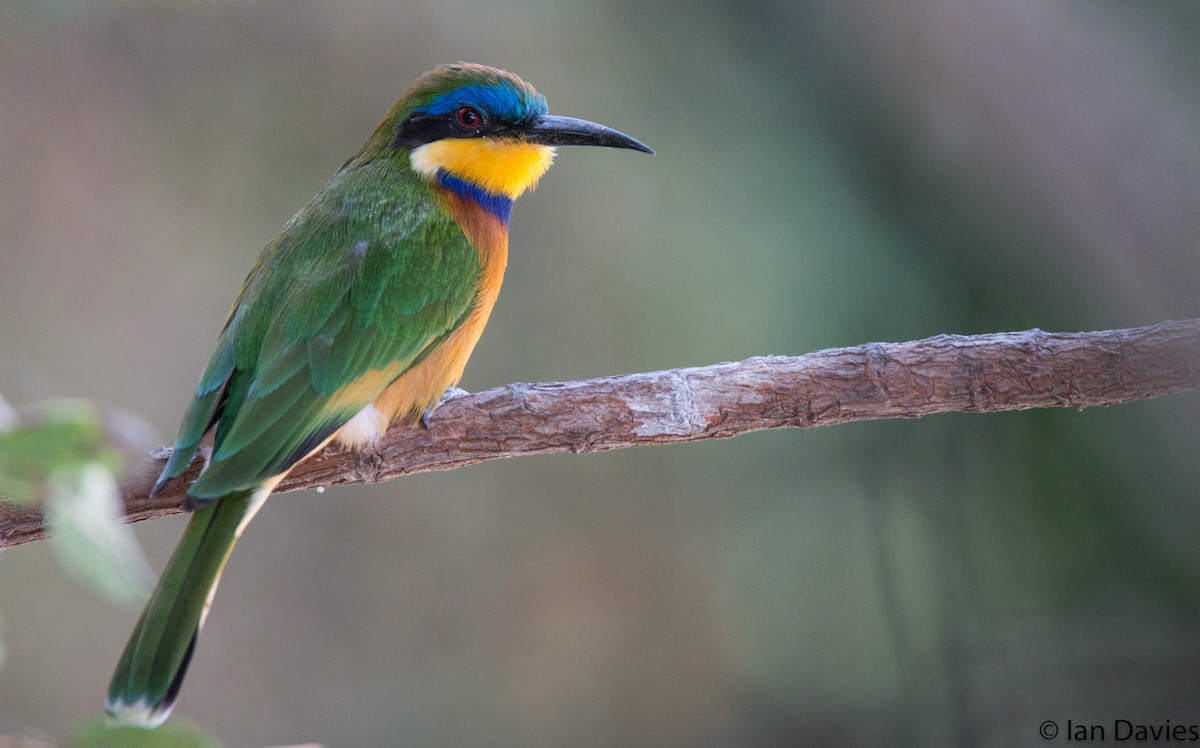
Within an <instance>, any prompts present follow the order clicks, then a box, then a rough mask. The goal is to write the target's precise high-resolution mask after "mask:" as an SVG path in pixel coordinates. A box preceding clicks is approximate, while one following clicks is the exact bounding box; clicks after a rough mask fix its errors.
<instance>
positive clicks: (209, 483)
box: [156, 162, 480, 504]
mask: <svg viewBox="0 0 1200 748" xmlns="http://www.w3.org/2000/svg"><path fill="white" fill-rule="evenodd" d="M479 275H480V266H479V257H478V254H477V252H476V251H475V250H474V248H473V247H471V245H470V244H469V242H468V241H467V239H466V237H465V236H464V235H463V233H462V231H461V229H459V227H458V225H457V223H455V221H454V220H453V218H451V217H450V215H449V214H448V213H447V212H446V211H445V209H444V208H442V207H441V204H440V201H438V199H437V197H436V195H435V194H434V193H433V191H432V188H431V187H429V186H428V185H427V184H425V183H424V182H423V181H419V180H418V179H417V178H416V177H415V175H413V174H412V172H411V171H410V170H408V169H406V168H402V166H401V165H397V164H392V163H388V162H383V163H381V162H371V163H367V164H364V165H360V166H357V167H353V168H348V169H345V170H343V171H341V172H339V173H338V174H337V175H336V176H335V177H334V178H333V180H331V181H330V183H329V184H327V185H326V186H325V188H324V189H323V190H322V191H321V192H320V193H319V194H318V195H317V196H316V197H315V198H314V199H313V201H312V202H311V203H310V204H309V205H308V206H307V207H305V208H304V209H303V210H302V211H301V212H300V213H298V214H297V215H296V217H295V218H293V219H292V220H291V221H290V222H289V223H288V225H287V226H285V227H284V229H283V231H281V232H280V234H279V235H278V236H276V237H275V239H274V240H273V241H272V242H271V243H270V244H269V245H268V246H267V248H266V249H265V250H264V251H263V254H262V256H261V257H259V260H258V263H257V264H256V265H255V267H254V269H253V270H252V271H251V273H250V277H249V278H247V280H246V283H245V285H244V286H243V288H242V292H241V295H240V296H239V298H238V301H237V303H236V304H235V305H234V309H233V311H232V312H231V313H230V316H229V320H228V321H227V322H226V325H225V329H224V330H223V331H222V333H221V336H220V338H219V339H218V341H217V348H216V350H215V351H214V352H213V355H212V357H211V359H210V360H209V363H208V366H207V367H206V368H205V371H204V374H203V375H202V376H201V378H200V383H199V385H198V386H197V388H196V394H195V397H194V398H193V400H192V403H191V405H190V406H189V408H188V411H187V414H186V415H185V417H184V422H183V425H182V426H181V427H180V433H179V437H178V439H177V440H176V445H175V451H174V453H173V454H172V455H171V459H170V461H169V462H168V463H167V466H166V468H165V469H164V470H163V473H162V476H160V478H159V481H158V485H157V486H156V489H157V488H161V486H162V485H163V484H165V483H166V482H167V481H168V480H170V479H171V478H173V477H176V476H177V475H179V474H180V473H182V472H183V471H184V469H186V468H187V466H188V464H189V463H190V462H191V460H192V457H193V456H194V454H195V451H196V449H197V447H198V446H199V444H200V440H201V439H202V438H203V436H204V435H205V434H206V433H207V432H208V431H209V430H210V429H211V428H213V427H214V426H215V427H216V434H215V441H214V444H213V455H212V460H211V461H210V463H209V465H208V467H207V468H205V470H204V472H203V473H202V474H201V476H200V478H199V479H198V480H197V481H196V482H195V483H194V484H193V485H192V487H191V489H190V490H189V496H190V497H191V498H192V499H193V501H192V503H193V504H202V503H205V502H206V501H208V500H211V499H214V498H217V497H220V496H224V495H226V494H228V493H231V492H234V491H240V490H246V489H250V488H253V487H255V486H256V485H258V484H259V483H261V482H262V481H263V480H265V479H267V478H270V477H272V476H275V475H278V474H279V473H281V472H283V471H284V470H286V469H287V468H288V467H291V465H293V464H294V463H295V462H296V461H298V460H300V459H302V458H303V457H304V456H305V455H306V454H308V452H310V451H311V450H312V449H314V448H315V447H317V446H318V445H320V444H321V443H322V442H323V441H325V440H326V439H327V438H328V437H329V436H330V435H331V434H333V433H334V432H335V431H337V429H338V428H340V427H341V426H342V425H343V424H344V423H345V422H346V421H348V420H349V419H350V418H352V417H353V416H354V415H355V414H356V413H358V411H360V410H361V409H362V408H363V407H365V406H366V405H368V404H369V403H370V402H371V401H372V400H374V399H375V397H376V396H378V395H379V393H380V392H382V390H383V389H384V388H385V387H386V386H387V384H389V383H390V382H391V381H392V380H394V379H395V378H396V377H398V376H399V375H400V374H402V373H403V372H404V371H405V370H406V369H407V368H408V367H409V366H411V365H412V364H413V362H414V361H416V360H418V359H419V358H420V357H421V355H422V353H423V352H425V351H426V349H427V348H428V347H430V346H431V345H436V344H437V342H439V341H440V340H441V339H443V338H444V337H445V336H446V335H447V334H449V333H450V332H451V331H453V330H454V329H455V328H457V327H458V326H459V325H461V324H462V322H463V321H464V320H465V319H466V318H467V316H468V315H469V313H470V310H471V308H472V306H473V304H474V300H475V292H476V289H477V287H478V282H479Z"/></svg>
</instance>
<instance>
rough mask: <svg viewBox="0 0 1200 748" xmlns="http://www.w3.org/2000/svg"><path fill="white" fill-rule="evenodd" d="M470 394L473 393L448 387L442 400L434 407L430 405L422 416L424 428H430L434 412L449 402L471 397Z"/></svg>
mask: <svg viewBox="0 0 1200 748" xmlns="http://www.w3.org/2000/svg"><path fill="white" fill-rule="evenodd" d="M469 394H471V393H470V392H467V391H466V390H464V389H462V388H461V387H447V388H446V391H445V392H444V393H442V399H441V400H438V401H437V402H436V403H434V404H433V405H430V406H429V407H428V408H426V409H425V412H424V413H422V414H421V425H422V426H424V427H425V428H429V420H430V419H431V418H432V417H433V411H435V410H437V409H438V408H440V407H442V406H443V405H445V404H446V403H447V402H448V401H450V400H453V399H454V398H456V397H462V396H463V395H469Z"/></svg>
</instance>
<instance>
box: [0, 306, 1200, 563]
mask: <svg viewBox="0 0 1200 748" xmlns="http://www.w3.org/2000/svg"><path fill="white" fill-rule="evenodd" d="M1198 388H1200V319H1194V320H1187V321H1183V322H1166V323H1163V324H1159V325H1153V326H1149V327H1140V328H1133V329H1125V330H1106V331H1101V332H1085V333H1046V332H1042V331H1041V330H1028V331H1024V332H1012V333H996V334H990V335H972V336H962V335H938V336H935V337H932V338H926V339H925V340H918V341H913V342H908V343H868V344H866V345H860V346H854V347H852V348H832V349H828V350H823V351H817V352H815V353H809V354H807V355H804V356H795V357H790V356H766V357H757V358H750V359H746V360H745V361H740V362H737V363H722V364H715V365H712V366H703V367H696V368H687V369H672V370H669V371H657V372H649V373H644V374H626V375H622V376H613V377H602V378H600V379H591V380H587V381H581V382H547V383H543V384H520V383H517V384H509V385H506V386H504V387H499V388H496V389H492V390H487V391H486V392H479V393H475V394H470V395H463V396H461V397H458V398H455V399H453V400H450V401H449V402H447V403H445V404H444V405H443V406H442V407H441V408H439V409H438V411H437V413H436V414H435V415H434V417H433V418H432V419H431V422H430V426H429V428H426V427H424V426H422V425H420V424H417V425H414V426H396V427H393V428H392V429H391V430H390V431H389V432H388V434H387V435H386V436H385V437H384V438H383V439H382V440H381V441H380V443H379V444H378V445H377V447H376V448H375V449H374V450H372V451H370V452H366V453H351V452H347V451H344V450H340V449H336V448H330V449H327V450H325V451H324V452H323V453H321V454H319V455H316V456H314V457H313V458H311V459H310V460H308V461H307V462H305V463H303V464H301V465H300V466H299V467H297V468H296V469H295V470H294V471H293V472H292V474H291V475H290V476H289V477H288V478H287V479H286V480H284V481H283V483H282V484H280V486H279V488H278V491H279V492H285V491H295V490H299V489H303V488H313V487H317V486H337V485H346V484H353V483H378V482H381V481H386V480H391V479H392V478H395V477H397V476H400V475H407V474H409V473H419V472H425V471H431V470H452V469H454V468H457V467H462V466H464V465H471V464H474V463H477V462H484V461H486V460H495V459H499V458H503V457H517V456H520V455H531V454H547V453H553V452H573V453H585V452H598V451H603V450H609V449H619V448H622V447H636V446H643V445H649V444H674V443H678V442H687V441H694V440H697V439H725V438H729V437H733V436H737V435H738V434H744V433H747V432H749V431H759V430H762V429H773V428H788V427H798V428H806V427H809V426H830V425H833V424H838V423H846V422H849V421H863V420H873V419H882V418H919V417H921V416H925V415H929V414H931V413H950V412H963V413H984V412H994V411H1002V410H1025V409H1028V408H1051V407H1070V408H1077V409H1083V408H1089V407H1095V406H1105V405H1116V404H1118V403H1124V402H1129V401H1133V400H1141V399H1145V398H1151V397H1159V396H1162V395H1168V394H1172V393H1176V392H1182V391H1184V390H1194V389H1198ZM169 454H170V451H169V450H168V449H165V448H158V449H154V450H151V452H150V455H149V458H150V459H149V460H148V464H147V465H146V466H145V468H144V469H143V470H142V471H141V473H140V474H139V475H138V476H137V477H136V478H135V479H133V480H132V481H131V483H130V485H129V486H128V487H127V489H126V491H125V501H126V512H127V516H128V520H129V521H130V522H138V521H141V520H145V519H152V518H155V517H162V516H166V515H169V514H176V513H178V512H180V511H181V510H180V508H179V502H180V500H181V499H182V497H183V494H184V492H185V490H186V487H187V485H188V484H189V483H190V482H191V481H192V480H193V479H194V478H195V477H196V475H197V474H198V473H199V471H200V467H201V463H200V460H199V459H197V460H196V462H194V463H193V464H192V466H191V467H190V468H189V470H188V471H187V473H186V474H185V475H183V476H181V477H180V478H179V479H178V480H176V481H173V482H172V483H171V484H170V485H169V486H167V488H166V489H165V490H164V491H163V492H162V493H161V494H159V495H158V496H157V497H155V498H153V499H151V498H148V497H147V493H148V491H149V488H150V485H151V483H152V481H153V476H154V475H155V474H156V473H157V472H158V470H159V469H161V467H162V464H163V462H164V461H165V460H166V457H167V456H168V455H169ZM44 535H45V529H44V526H43V524H42V518H41V514H40V513H39V512H38V511H37V510H36V509H28V508H25V509H21V508H14V507H10V506H8V505H4V504H0V548H3V547H7V546H12V545H18V544H21V543H26V542H29V541H32V540H37V539H39V538H42V537H44Z"/></svg>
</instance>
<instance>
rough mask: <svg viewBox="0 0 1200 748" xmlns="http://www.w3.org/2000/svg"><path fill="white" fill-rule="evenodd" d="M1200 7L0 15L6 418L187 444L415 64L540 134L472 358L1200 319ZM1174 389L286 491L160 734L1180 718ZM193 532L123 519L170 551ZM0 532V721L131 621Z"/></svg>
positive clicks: (26, 4)
mask: <svg viewBox="0 0 1200 748" xmlns="http://www.w3.org/2000/svg"><path fill="white" fill-rule="evenodd" d="M1198 32H1200V10H1197V6H1196V5H1195V4H1194V3H1190V2H1168V1H1166V0H1162V1H1155V2H1141V3H1136V4H1129V3H1118V2H1109V1H1104V0H1092V1H1090V2H1082V1H1080V0H967V1H966V2H964V1H963V0H906V2H904V3H875V2H869V1H868V0H843V1H842V2H817V3H803V2H797V1H796V0H777V1H772V0H746V1H744V2H739V3H731V2H724V3H722V2H711V1H710V2H682V1H681V0H675V1H672V0H667V1H666V2H658V3H637V2H631V1H629V0H554V2H549V1H547V0H514V1H513V2H504V3H492V4H476V3H468V2H463V1H462V0H403V1H401V2H396V1H394V0H344V1H342V2H338V3H326V2H320V1H319V0H292V1H290V2H283V1H282V0H280V1H277V2H253V3H233V2H186V1H184V0H176V1H171V0H161V1H158V2H136V1H134V0H126V1H125V2H117V1H115V0H110V1H107V2H104V1H100V0H95V1H92V2H73V1H72V0H58V1H57V2H48V1H39V0H9V2H7V3H5V4H4V5H3V6H0V102H3V103H2V105H0V164H3V171H2V176H0V392H3V394H4V395H5V396H6V397H7V398H8V399H9V400H10V401H11V402H13V403H14V404H20V403H25V402H29V401H33V400H37V399H41V398H46V397H52V396H60V395H71V396H83V397H88V398H93V399H96V400H98V401H101V402H104V403H107V404H111V405H115V406H119V407H123V408H126V409H128V410H132V411H134V412H137V413H140V414H142V415H143V416H145V417H146V418H147V419H148V420H150V421H151V422H152V423H153V424H154V425H155V427H156V428H157V429H158V430H159V432H160V435H161V440H162V441H168V440H169V439H170V438H171V437H172V436H173V434H174V430H175V428H176V426H177V424H178V421H179V418H180V417H181V415H182V409H183V407H184V404H185V403H186V401H187V398H188V396H189V393H190V390H191V389H192V387H193V386H194V384H195V381H196V379H197V377H198V375H199V372H200V369H201V368H202V366H203V364H204V361H205V360H206V358H207V356H208V353H209V351H210V346H211V344H212V342H213V341H214V339H215V336H216V333H217V331H218V329H219V327H220V325H221V323H222V322H223V320H224V315H225V313H226V310H227V308H228V305H229V303H230V302H231V301H232V299H233V296H234V294H235V293H236V291H237V289H238V287H239V284H240V283H241V281H242V279H243V278H244V276H245V274H246V272H247V271H248V269H249V267H250V265H251V263H252V261H253V259H254V257H255V256H256V254H257V252H258V250H259V249H260V248H261V246H262V245H263V244H264V243H265V242H266V241H267V240H268V239H269V238H270V237H271V236H272V235H273V234H274V233H275V231H276V230H277V229H278V228H279V226H281V225H282V224H283V222H284V221H286V220H287V219H288V218H289V217H290V216H291V215H292V213H293V212H295V211H296V210H297V209H299V208H300V207H301V206H302V205H303V204H304V203H305V202H306V201H307V200H308V198H309V197H310V196H311V195H312V194H313V193H314V192H315V191H316V190H317V189H318V188H319V187H320V186H321V184H322V183H323V182H324V180H325V179H327V178H328V177H329V176H330V175H331V174H332V173H333V172H334V170H335V169H336V168H337V167H338V166H339V165H340V164H341V163H342V161H343V160H344V159H345V158H346V156H348V155H349V154H350V153H351V152H352V151H353V150H354V149H355V148H356V147H357V146H358V145H359V144H360V143H361V142H362V140H364V139H365V138H366V136H367V135H368V134H369V133H370V132H371V130H372V128H373V127H374V125H375V123H376V122H377V121H378V119H379V118H380V117H381V116H382V115H383V113H384V112H385V111H386V109H387V108H388V106H389V105H390V104H391V103H392V101H393V100H394V99H395V98H396V97H397V96H399V94H400V93H401V92H402V91H403V90H404V88H405V87H406V86H407V85H408V83H409V82H410V81H411V80H412V79H413V78H414V77H415V76H416V75H418V74H419V73H421V72H422V71H424V70H426V69H429V68H431V67H433V66H434V65H436V64H438V63H442V62H450V61H455V60H469V61H474V62H483V63H487V64H492V65H497V66H501V67H505V68H508V69H510V70H512V71H514V72H516V73H518V74H519V75H521V76H523V77H525V78H526V79H527V80H529V81H531V82H532V83H534V85H536V86H537V87H538V88H539V89H540V90H541V91H542V92H543V93H545V94H546V95H547V98H548V99H549V102H550V107H551V111H552V112H555V113H558V114H567V115H572V116H578V117H584V118H588V119H593V120H596V121H600V122H603V123H605V124H608V125H611V126H613V127H616V128H618V129H621V130H624V131H626V132H628V133H630V134H631V135H633V136H635V137H637V138H640V139H642V140H644V141H645V142H646V143H648V144H650V145H651V146H652V147H654V148H655V149H657V150H658V155H657V156H655V157H653V158H646V157H643V156H640V155H638V154H632V153H622V152H612V151H600V150H584V149H574V150H572V149H564V150H563V152H561V153H560V156H559V159H558V163H557V165H556V166H555V167H554V168H553V169H552V170H551V171H550V173H549V175H548V176H547V177H546V178H545V179H544V180H543V181H542V184H541V186H540V188H539V189H538V191H537V192H536V193H535V194H533V195H531V196H528V197H526V198H524V199H522V200H521V202H520V204H519V205H518V206H517V209H516V211H515V215H514V219H513V223H512V254H511V259H510V265H509V273H508V278H507V281H506V285H505V289H504V293H502V294H501V299H500V303H499V305H498V306H497V309H496V312H495V314H494V315H493V317H492V323H491V325H490V327H489V330H488V332H487V334H485V335H484V338H483V341H482V343H481V344H480V346H479V348H478V349H477V351H476V353H475V356H474V359H473V361H472V365H471V366H470V367H468V371H467V376H466V378H465V380H464V382H463V385H464V387H466V388H467V389H469V390H479V389H485V388H488V387H492V386H496V385H500V384H503V383H506V382H510V381H542V380H553V379H576V378H589V377H593V376H599V375H604V374H615V373H622V372H632V371H646V370H652V369H659V368H670V367H676V366H684V365H702V364H708V363H713V362H716V361H722V360H736V359H739V358H743V357H746V356H750V355H757V354H799V353H804V352H807V351H810V350H813V349H818V348H823V347H828V346H837V345H853V344H858V343H863V342H868V341H875V340H907V339H913V338H920V337H925V336H928V335H932V334H937V333H951V332H953V333H976V332H991V331H999V330H1017V329H1024V328H1028V327H1034V326H1037V327H1041V328H1043V329H1047V330H1090V329H1103V328H1108V327H1127V326H1134V325H1140V324H1149V323H1153V322H1157V321H1162V320H1165V319H1169V318H1186V317H1195V316H1200V303H1198V302H1197V289H1198V288H1200V260H1198V259H1197V251H1196V243H1197V237H1200V210H1198V209H1197V208H1198V206H1200V47H1197V46H1196V45H1195V37H1196V34H1197V33H1198ZM1198 444H1200V398H1197V396H1196V394H1195V393H1190V394H1187V395H1182V396H1176V397H1172V398H1166V399H1161V400H1157V401H1151V402H1145V403H1138V404H1132V405H1127V406H1122V407H1117V408H1112V409H1106V410H1090V411H1086V412H1082V413H1080V412H1074V411H1045V412H1027V413H1012V414H1004V415H988V416H982V415H962V416H957V415H955V416H940V417H933V418H928V419H924V420H920V421H907V422H886V423H872V424H857V425H849V426H842V427H837V428H831V429H818V430H810V431H806V432H800V431H788V432H784V431H775V432H767V433H758V434H753V435H749V436H745V437H742V438H739V439H737V440H734V441H725V442H719V443H718V442H711V443H701V444H694V445H689V446H680V447H671V448H656V449H639V450H625V451H620V452H614V453H608V454H601V455H591V456H585V457H579V456H568V455H564V456H559V457H543V458H532V459H519V460H508V461H503V462H499V463H491V464H487V465H482V466H477V467H473V468H468V469H463V470H458V471H454V472H450V473H443V474H432V475H421V476H415V477H411V478H406V479H403V480H399V481H395V482H393V483H390V484H387V485H383V486H377V487H370V488H348V489H337V490H329V491H326V492H325V493H323V494H317V493H312V492H310V493H296V494H288V495H285V496H281V497H277V498H275V499H274V500H272V502H271V503H270V505H269V506H268V509H267V510H266V511H264V512H263V514H262V515H260V518H259V519H258V520H257V521H256V522H255V523H254V525H253V526H252V527H251V529H250V530H249V531H248V532H247V535H246V538H245V539H244V542H243V543H242V544H241V545H240V546H239V548H238V550H237V551H236V552H235V553H234V556H233V560H232V562H231V565H230V568H229V572H228V574H227V575H226V577H225V580H224V582H223V584H222V587H221V590H220V592H219V594H218V596H217V599H216V604H215V607H214V612H213V615H212V616H211V618H210V619H209V623H208V626H207V627H206V629H205V632H204V636H203V638H202V640H201V644H200V646H199V649H198V654H197V657H196V660H195V663H194V665H193V667H192V670H191V673H190V677H189V680H188V682H187V684H186V685H185V687H184V690H183V694H182V698H181V701H180V705H179V707H178V709H177V710H176V713H177V714H178V715H181V716H183V717H185V718H188V719H190V720H193V721H195V722H196V723H198V724H200V725H202V726H203V727H204V728H205V729H206V730H208V731H209V732H211V733H213V734H214V735H215V736H217V737H218V738H220V739H221V740H222V741H224V742H225V743H227V744H228V745H234V746H263V745H279V744H285V743H298V742H304V741H316V742H321V743H324V744H326V745H328V746H385V745H406V746H442V745H464V746H467V745H479V746H483V745H487V746H563V745H570V746H614V745H623V746H662V747H666V746H791V745H799V744H804V743H807V744H810V745H910V746H934V745H975V746H986V745H1005V746H1009V745H1041V744H1042V741H1041V739H1040V738H1039V737H1038V735H1037V728H1038V725H1039V724H1040V723H1041V721H1042V720H1046V719H1054V720H1058V721H1059V722H1060V724H1061V725H1062V726H1063V727H1064V728H1065V721H1066V720H1067V719H1068V718H1069V719H1072V720H1074V721H1075V722H1076V723H1079V722H1083V721H1087V722H1109V723H1111V721H1112V720H1113V719H1118V718H1120V719H1129V720H1132V721H1139V720H1140V721H1144V722H1159V723H1161V722H1162V721H1163V720H1166V719H1170V720H1171V721H1172V723H1173V724H1178V723H1200V706H1198V704H1200V587H1198V584H1197V583H1198V582H1200V551H1198V550H1197V543H1196V535H1197V531H1198V530H1200V503H1198V502H1197V497H1198V493H1200V470H1198V468H1197V465H1198V461H1197V446H1198ZM181 522H182V520H180V519H173V520H166V521H159V522H153V523H144V524H142V525H140V526H139V527H138V528H137V532H138V535H139V537H140V538H141V539H142V540H143V542H144V544H145V545H146V547H147V551H148V553H149V555H150V557H151V560H152V561H153V562H154V563H155V564H156V566H161V564H162V563H163V562H164V561H165V559H166V556H167V554H168V553H169V552H170V549H171V548H172V547H173V545H174V542H175V540H176V538H177V537H178V535H179V533H180V531H181V528H182V524H181ZM45 546H46V544H44V543H38V544H33V545H31V546H25V547H21V548H18V549H15V550H11V551H7V552H5V553H3V554H2V555H0V617H2V622H3V629H2V638H3V642H4V645H5V648H6V653H5V654H6V659H5V661H4V662H3V664H2V666H0V734H16V735H22V736H29V737H43V738H51V739H61V738H62V737H63V736H65V735H66V734H67V733H68V732H69V731H70V729H71V728H72V727H73V726H74V725H76V724H78V723H79V722H80V721H82V720H84V719H85V718H87V717H89V716H92V715H94V713H95V712H97V711H98V710H99V708H100V706H101V703H102V700H103V696H104V692H105V688H106V685H107V679H108V676H109V674H110V671H111V668H112V667H113V665H114V664H115V662H116V658H117V656H118V654H119V652H120V649H121V647H122V646H123V644H124V641H125V637H126V636H127V635H128V633H129V630H130V628H131V626H132V625H133V622H134V619H135V617H136V615H137V613H136V611H133V610H122V609H118V608H116V607H114V606H112V605H110V604H108V603H105V602H103V601H100V600H98V599H97V598H96V597H95V596H94V595H92V594H91V593H89V592H87V591H85V590H83V589H81V588H80V587H78V586H76V585H75V584H73V583H72V582H70V581H69V580H68V579H67V578H66V577H65V576H64V575H63V574H62V572H61V571H60V570H59V569H58V568H57V567H56V565H55V564H54V562H53V559H52V557H51V556H50V554H49V552H48V550H47V548H46V547H45Z"/></svg>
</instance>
